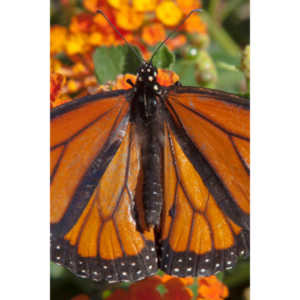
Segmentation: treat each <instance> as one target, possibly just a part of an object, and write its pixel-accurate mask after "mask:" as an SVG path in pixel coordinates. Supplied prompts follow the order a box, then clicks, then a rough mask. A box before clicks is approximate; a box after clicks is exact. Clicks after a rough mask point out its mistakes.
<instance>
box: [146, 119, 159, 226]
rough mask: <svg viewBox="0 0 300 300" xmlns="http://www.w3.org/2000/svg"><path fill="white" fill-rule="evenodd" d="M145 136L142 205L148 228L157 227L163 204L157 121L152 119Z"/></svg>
mask: <svg viewBox="0 0 300 300" xmlns="http://www.w3.org/2000/svg"><path fill="white" fill-rule="evenodd" d="M147 127H148V130H147V135H146V136H145V137H144V143H143V144H142V164H143V172H144V183H143V203H144V209H145V218H146V223H147V225H148V226H151V225H154V226H155V225H159V224H160V215H161V209H162V203H163V195H162V145H161V138H160V135H161V133H162V130H161V124H160V122H159V120H158V119H157V118H155V117H153V120H152V122H150V123H149V124H148V126H147Z"/></svg>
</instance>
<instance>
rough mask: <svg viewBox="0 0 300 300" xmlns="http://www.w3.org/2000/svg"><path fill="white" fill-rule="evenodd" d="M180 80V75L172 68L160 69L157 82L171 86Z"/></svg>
mask: <svg viewBox="0 0 300 300" xmlns="http://www.w3.org/2000/svg"><path fill="white" fill-rule="evenodd" d="M177 81H179V76H178V75H177V74H176V73H175V72H173V71H170V70H163V69H158V72H157V82H158V83H159V84H160V85H163V86H170V85H172V84H174V83H176V82H177Z"/></svg>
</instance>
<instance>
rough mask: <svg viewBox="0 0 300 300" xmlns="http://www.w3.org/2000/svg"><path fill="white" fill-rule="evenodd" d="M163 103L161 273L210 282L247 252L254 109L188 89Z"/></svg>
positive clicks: (239, 101) (212, 93)
mask: <svg viewBox="0 0 300 300" xmlns="http://www.w3.org/2000/svg"><path fill="white" fill-rule="evenodd" d="M165 104H166V107H167V109H168V111H167V112H166V120H167V122H166V123H165V142H164V174H165V175H164V186H165V196H164V210H163V214H162V224H161V258H162V259H161V261H160V268H161V269H162V270H163V271H166V272H167V273H169V274H174V275H178V276H197V275H203V276H208V275H211V274H213V273H215V272H216V271H220V270H224V269H226V268H231V267H232V266H233V265H234V264H235V263H236V261H237V257H238V256H239V255H241V254H246V255H247V254H248V250H249V231H248V230H249V107H248V105H247V104H246V103H245V101H244V100H243V99H241V98H239V97H235V96H233V95H230V94H227V93H222V92H216V91H210V90H206V89H198V88H187V87H184V88H176V89H175V90H173V89H171V90H170V92H169V94H168V95H167V97H166V98H165Z"/></svg>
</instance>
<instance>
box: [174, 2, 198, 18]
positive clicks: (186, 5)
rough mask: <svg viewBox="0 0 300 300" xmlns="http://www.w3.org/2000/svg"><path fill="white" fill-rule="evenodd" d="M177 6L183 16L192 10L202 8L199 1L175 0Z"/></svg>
mask: <svg viewBox="0 0 300 300" xmlns="http://www.w3.org/2000/svg"><path fill="white" fill-rule="evenodd" d="M177 4H178V7H179V8H180V9H181V11H182V12H183V13H184V14H185V15H187V14H188V13H189V12H191V10H193V9H196V8H200V7H202V5H201V0H177Z"/></svg>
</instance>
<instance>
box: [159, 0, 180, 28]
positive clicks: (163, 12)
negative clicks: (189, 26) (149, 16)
mask: <svg viewBox="0 0 300 300" xmlns="http://www.w3.org/2000/svg"><path fill="white" fill-rule="evenodd" d="M156 16H157V18H158V19H159V20H160V21H161V22H162V23H163V24H165V25H167V26H175V25H177V24H178V23H179V21H180V20H181V18H182V12H181V10H180V9H179V7H178V6H177V5H176V3H175V2H173V1H170V0H166V1H163V2H161V3H160V4H159V5H158V6H157V8H156Z"/></svg>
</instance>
